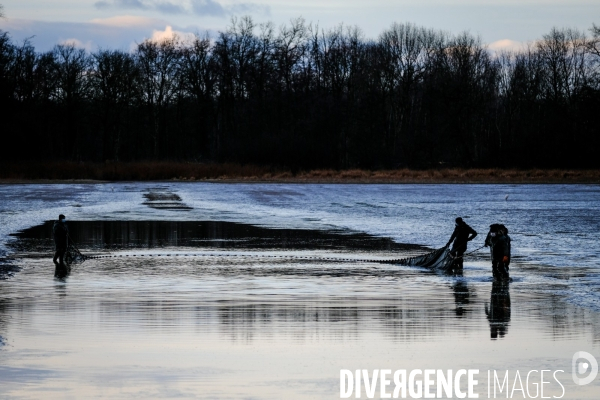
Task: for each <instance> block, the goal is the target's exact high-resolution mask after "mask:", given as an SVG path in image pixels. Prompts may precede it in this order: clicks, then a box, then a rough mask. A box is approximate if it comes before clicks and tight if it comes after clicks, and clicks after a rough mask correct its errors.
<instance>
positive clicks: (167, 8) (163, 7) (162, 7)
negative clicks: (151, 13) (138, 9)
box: [156, 1, 186, 14]
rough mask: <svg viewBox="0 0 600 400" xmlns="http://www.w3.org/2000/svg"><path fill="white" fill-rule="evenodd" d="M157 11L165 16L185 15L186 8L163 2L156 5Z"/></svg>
mask: <svg viewBox="0 0 600 400" xmlns="http://www.w3.org/2000/svg"><path fill="white" fill-rule="evenodd" d="M156 9H157V10H158V11H160V12H161V13H163V14H185V12H186V11H185V8H184V7H183V6H181V5H178V4H174V3H171V2H169V1H163V2H160V3H157V4H156Z"/></svg>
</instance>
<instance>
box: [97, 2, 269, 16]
mask: <svg viewBox="0 0 600 400" xmlns="http://www.w3.org/2000/svg"><path fill="white" fill-rule="evenodd" d="M94 6H95V7H96V8H98V9H102V10H104V9H108V8H118V9H137V10H152V11H158V12H160V13H163V14H190V13H193V14H196V15H199V16H206V17H220V18H224V17H227V16H228V15H233V14H242V13H253V14H263V15H269V14H270V8H269V6H267V5H264V4H255V3H234V4H232V5H230V6H224V5H222V4H221V3H220V2H219V1H217V0H188V1H185V0H100V1H97V2H96V3H94Z"/></svg>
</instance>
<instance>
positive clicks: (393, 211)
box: [0, 183, 600, 399]
mask: <svg viewBox="0 0 600 400" xmlns="http://www.w3.org/2000/svg"><path fill="white" fill-rule="evenodd" d="M0 199H2V201H1V202H0V218H1V220H0V222H1V223H0V235H2V237H3V241H2V247H1V249H0V251H1V255H2V257H3V263H4V273H3V277H4V280H1V281H0V338H1V339H0V341H1V344H0V387H2V396H3V398H40V397H42V396H43V397H47V398H133V397H138V398H139V397H143V398H175V397H177V398H207V399H208V398H211V399H212V398H223V399H229V398H231V399H240V398H257V399H262V398H264V399H275V398H294V399H329V398H331V399H333V398H340V370H341V369H349V370H352V371H354V370H356V369H367V370H369V371H372V370H374V369H391V370H392V371H393V370H398V369H407V370H411V369H416V368H420V369H426V368H434V369H453V370H458V369H461V368H465V369H479V370H480V372H481V373H480V375H479V381H480V389H479V393H480V397H482V398H485V397H486V396H487V386H486V385H487V375H486V374H487V371H495V370H497V371H506V370H509V371H510V374H511V378H510V379H511V381H510V382H511V386H512V382H513V377H514V374H515V371H520V373H521V374H522V375H523V376H525V375H526V374H527V372H528V371H530V370H536V371H540V370H542V369H546V370H551V371H559V370H560V371H562V372H557V375H556V376H557V377H558V379H559V381H560V382H561V384H562V385H564V391H565V393H566V394H565V395H564V396H563V397H564V398H570V399H572V398H597V397H598V393H600V391H599V388H600V386H599V384H598V379H597V380H596V381H594V382H593V383H592V384H590V385H586V386H579V385H576V384H575V383H574V382H573V380H572V379H571V358H572V356H573V354H574V353H575V352H577V351H587V352H589V353H592V354H594V355H595V356H596V357H599V358H600V330H599V328H600V318H599V315H600V314H598V311H599V310H600V304H599V299H600V290H599V289H600V279H599V276H598V273H599V270H598V267H599V262H598V261H599V260H598V255H599V254H600V252H599V250H600V248H599V247H600V245H599V244H598V242H597V240H595V235H596V232H597V231H598V227H600V213H599V212H598V211H599V208H600V202H599V200H600V187H598V186H594V185H569V186H566V185H565V186H562V185H301V184H285V185H284V184H204V183H160V184H157V183H151V184H147V183H144V184H140V183H120V184H114V183H108V184H89V185H88V184H86V185H4V186H0ZM59 213H63V214H66V215H67V221H68V223H69V227H70V230H71V236H72V239H73V240H74V242H76V244H77V246H78V248H79V249H80V250H81V252H82V253H84V254H87V255H95V256H104V257H109V256H110V258H99V259H90V260H87V261H85V262H83V263H77V264H74V265H73V266H72V270H71V271H70V273H69V274H66V275H65V276H62V277H59V278H56V277H55V276H54V272H55V270H54V269H55V266H54V264H53V263H52V261H51V255H52V240H51V222H50V221H51V220H53V219H55V218H56V216H57V215H58V214H59ZM457 216H462V217H463V218H464V219H465V221H466V222H467V223H469V225H471V226H472V227H473V228H475V229H476V230H477V231H478V232H479V234H480V235H479V236H478V237H477V238H475V240H474V241H473V242H471V243H470V250H475V249H477V248H479V247H481V246H482V244H483V239H484V237H485V234H486V232H487V227H488V225H489V224H491V223H494V222H500V223H503V224H505V225H506V226H507V227H508V228H509V230H510V234H511V237H512V240H513V246H512V247H513V263H512V264H511V276H512V281H511V282H510V283H506V284H499V283H493V282H492V280H491V268H490V265H489V264H490V263H489V260H488V258H489V256H488V252H487V250H486V249H481V250H478V251H476V252H475V253H474V254H472V255H470V256H469V257H468V258H466V260H465V270H464V273H463V274H459V275H451V274H445V273H442V272H436V271H430V270H427V269H423V268H411V267H403V266H399V265H395V264H387V263H378V262H376V261H381V260H391V259H397V258H402V257H407V256H412V255H415V254H423V253H424V252H427V251H428V249H431V248H437V247H441V246H443V245H444V244H445V243H446V242H447V240H448V238H449V236H450V234H451V233H452V229H453V225H454V218H455V217H457ZM369 261H372V262H369ZM532 377H533V379H534V380H535V379H537V380H538V382H539V380H540V379H541V377H539V376H537V375H535V373H534V374H533V375H532ZM545 379H546V380H548V378H547V377H546V378H545ZM550 379H553V378H550ZM523 380H525V378H523ZM552 381H553V382H554V384H548V385H547V392H546V393H545V395H546V396H548V395H550V396H557V397H560V395H561V391H562V389H561V386H560V385H557V384H556V381H554V380H552ZM364 396H365V393H363V398H364ZM519 396H521V392H517V394H516V395H515V398H523V396H521V397H519ZM500 397H501V398H506V396H505V395H503V396H500ZM352 398H354V396H353V397H352ZM376 398H379V397H376Z"/></svg>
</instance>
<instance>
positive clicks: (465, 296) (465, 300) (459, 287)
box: [452, 272, 471, 317]
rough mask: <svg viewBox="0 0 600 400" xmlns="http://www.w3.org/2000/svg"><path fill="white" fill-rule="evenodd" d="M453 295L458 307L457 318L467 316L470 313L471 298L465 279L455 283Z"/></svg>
mask: <svg viewBox="0 0 600 400" xmlns="http://www.w3.org/2000/svg"><path fill="white" fill-rule="evenodd" d="M461 276H462V272H461ZM452 293H454V304H455V305H456V308H455V309H454V312H455V313H456V316H457V317H463V316H465V314H466V313H467V312H469V297H470V296H471V293H470V290H469V287H468V286H467V282H466V281H465V280H463V279H457V280H456V281H454V284H453V285H452Z"/></svg>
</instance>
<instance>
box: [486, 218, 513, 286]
mask: <svg viewBox="0 0 600 400" xmlns="http://www.w3.org/2000/svg"><path fill="white" fill-rule="evenodd" d="M510 242H511V239H510V236H508V229H507V228H506V227H505V226H504V225H502V224H492V225H490V231H489V233H488V234H487V237H486V238H485V245H486V246H489V248H490V254H491V256H492V275H493V276H494V280H497V281H498V280H508V279H509V277H510V276H509V273H508V266H509V264H510V250H511V249H510Z"/></svg>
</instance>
